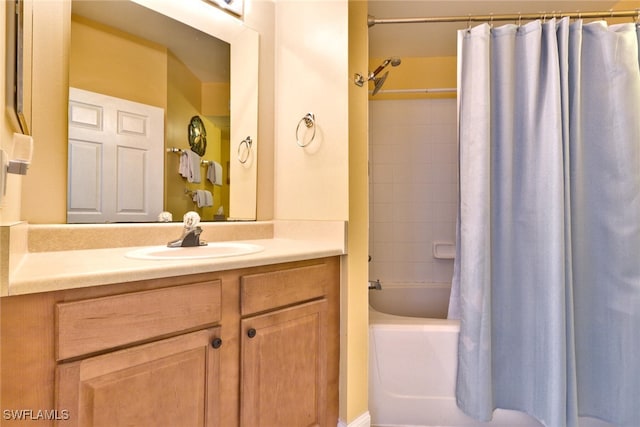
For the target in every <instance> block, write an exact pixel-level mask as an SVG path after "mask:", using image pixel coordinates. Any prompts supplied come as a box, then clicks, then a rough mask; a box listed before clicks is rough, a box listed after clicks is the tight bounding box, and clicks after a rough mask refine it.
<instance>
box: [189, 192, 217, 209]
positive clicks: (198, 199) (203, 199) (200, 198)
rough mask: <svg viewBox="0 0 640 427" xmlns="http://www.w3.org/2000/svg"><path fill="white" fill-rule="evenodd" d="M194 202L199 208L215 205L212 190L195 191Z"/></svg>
mask: <svg viewBox="0 0 640 427" xmlns="http://www.w3.org/2000/svg"><path fill="white" fill-rule="evenodd" d="M193 202H194V203H195V204H197V205H198V207H199V208H204V207H207V206H213V195H212V194H211V191H207V190H196V191H194V192H193Z"/></svg>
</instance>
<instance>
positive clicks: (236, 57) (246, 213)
mask: <svg viewBox="0 0 640 427" xmlns="http://www.w3.org/2000/svg"><path fill="white" fill-rule="evenodd" d="M130 1H132V2H134V3H137V4H139V5H141V6H144V7H146V8H148V9H151V10H153V11H156V12H158V13H161V14H163V15H166V16H168V17H170V18H172V19H175V20H176V21H179V22H182V23H183V24H186V25H189V26H191V27H193V28H196V29H198V30H200V31H202V32H204V33H207V34H210V35H212V36H213V37H217V38H219V39H221V40H223V41H226V42H227V43H229V44H230V45H231V101H230V106H229V107H230V112H231V135H230V153H231V161H230V168H229V176H230V179H231V183H232V188H233V189H232V191H231V192H230V196H229V199H230V200H229V205H230V206H229V213H228V219H229V220H255V219H256V206H257V190H256V188H257V160H258V158H257V157H258V150H257V144H256V140H257V136H258V77H259V76H258V63H259V55H260V51H259V33H258V32H257V31H255V30H253V29H251V28H249V27H247V26H246V25H245V24H244V22H243V21H242V20H240V19H238V18H237V17H234V16H232V15H230V14H229V13H228V12H225V11H223V10H221V9H219V8H218V7H216V6H214V5H212V4H211V3H207V2H204V1H202V0H181V1H172V0H130ZM247 137H250V138H251V140H252V141H253V144H252V145H251V152H250V154H249V159H248V161H245V162H244V163H243V162H240V159H239V158H236V157H235V153H238V152H240V151H241V150H242V147H241V144H242V142H243V141H244V140H245V139H246V138H247ZM245 145H246V144H245ZM243 160H244V158H243Z"/></svg>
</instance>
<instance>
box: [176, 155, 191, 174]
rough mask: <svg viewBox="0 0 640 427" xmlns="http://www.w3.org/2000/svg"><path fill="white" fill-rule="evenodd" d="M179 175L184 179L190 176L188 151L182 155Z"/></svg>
mask: <svg viewBox="0 0 640 427" xmlns="http://www.w3.org/2000/svg"><path fill="white" fill-rule="evenodd" d="M178 173H179V174H180V176H181V177H183V178H186V177H188V176H189V156H188V155H187V152H186V151H183V152H182V154H180V166H179V167H178Z"/></svg>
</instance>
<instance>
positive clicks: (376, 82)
mask: <svg viewBox="0 0 640 427" xmlns="http://www.w3.org/2000/svg"><path fill="white" fill-rule="evenodd" d="M388 75H389V72H388V71H387V72H386V73H384V74H383V75H382V77H373V78H372V80H373V93H372V94H371V96H373V95H375V94H376V93H378V91H379V90H380V89H381V88H382V85H383V84H384V81H385V80H387V76H388Z"/></svg>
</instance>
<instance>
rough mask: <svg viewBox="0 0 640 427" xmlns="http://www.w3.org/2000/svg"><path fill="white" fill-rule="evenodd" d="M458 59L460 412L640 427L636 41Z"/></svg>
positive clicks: (578, 26) (463, 34) (552, 34)
mask: <svg viewBox="0 0 640 427" xmlns="http://www.w3.org/2000/svg"><path fill="white" fill-rule="evenodd" d="M458 46H459V49H458V64H459V65H458V67H459V70H458V87H459V100H458V102H459V108H458V110H459V112H458V114H459V143H460V183H459V184H460V207H459V215H458V229H457V249H456V250H457V253H456V261H455V272H454V280H453V290H452V297H451V304H450V317H454V318H460V321H461V326H460V338H459V351H458V377H457V390H456V395H457V401H458V405H459V406H460V408H461V409H463V410H464V411H465V412H466V413H468V414H469V415H471V416H472V417H474V418H476V419H478V420H489V419H490V418H491V416H492V412H493V410H494V409H495V408H505V409H515V410H521V411H524V412H526V413H528V414H530V415H532V416H534V417H535V418H537V419H538V420H539V421H540V422H542V423H543V424H544V425H545V426H547V427H565V426H568V427H571V426H578V425H579V421H578V418H579V417H582V416H589V417H596V418H600V419H603V420H605V421H609V422H611V423H613V424H614V425H616V426H620V427H638V426H640V403H639V401H638V399H639V396H640V69H639V63H638V34H637V30H636V27H635V25H634V24H631V23H630V24H620V25H612V26H608V25H607V23H606V22H594V23H589V24H583V23H582V21H575V22H574V23H571V24H570V23H569V20H568V19H566V18H565V19H562V20H559V21H556V20H550V21H547V22H541V21H535V22H530V23H527V24H526V25H522V26H516V25H505V26H501V27H499V28H493V29H492V28H490V26H489V25H480V26H478V27H475V28H472V29H469V30H461V31H460V32H459V34H458Z"/></svg>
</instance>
